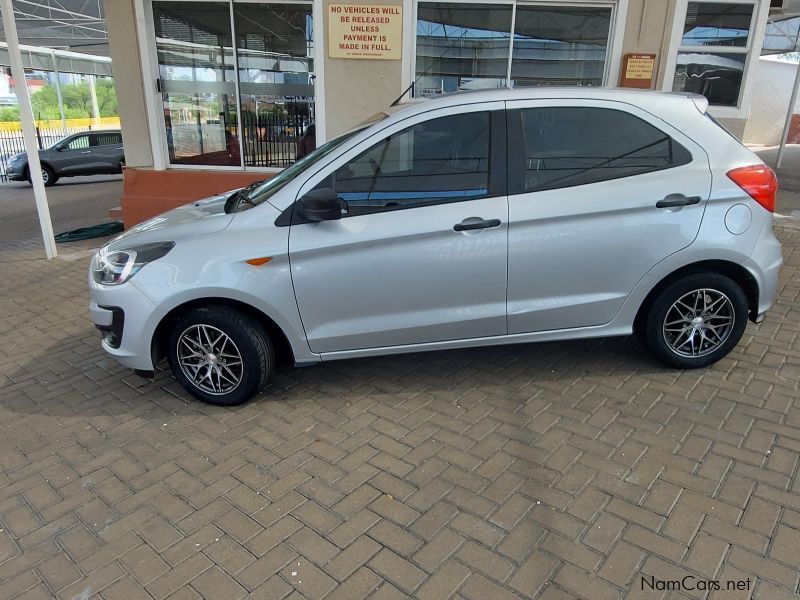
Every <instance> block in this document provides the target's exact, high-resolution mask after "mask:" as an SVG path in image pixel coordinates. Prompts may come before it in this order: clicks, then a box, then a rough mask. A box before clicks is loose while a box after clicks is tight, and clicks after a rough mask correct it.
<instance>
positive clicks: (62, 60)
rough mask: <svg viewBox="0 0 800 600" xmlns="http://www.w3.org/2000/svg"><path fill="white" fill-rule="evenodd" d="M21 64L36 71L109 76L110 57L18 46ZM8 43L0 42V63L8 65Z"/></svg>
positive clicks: (110, 74)
mask: <svg viewBox="0 0 800 600" xmlns="http://www.w3.org/2000/svg"><path fill="white" fill-rule="evenodd" d="M19 49H20V53H21V54H22V64H23V66H24V68H26V69H33V70H36V71H59V72H61V73H80V74H82V75H99V76H103V77H111V76H112V73H111V59H110V58H108V57H107V56H95V55H92V54H83V53H81V52H69V51H67V50H52V49H50V48H39V47H35V46H23V45H20V47H19ZM10 64H11V62H10V57H9V55H8V44H6V43H5V42H0V65H3V66H8V65H10Z"/></svg>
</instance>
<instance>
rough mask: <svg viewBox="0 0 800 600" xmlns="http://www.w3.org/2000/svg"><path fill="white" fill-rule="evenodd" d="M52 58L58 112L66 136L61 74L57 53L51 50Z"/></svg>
mask: <svg viewBox="0 0 800 600" xmlns="http://www.w3.org/2000/svg"><path fill="white" fill-rule="evenodd" d="M50 59H51V60H52V61H53V76H54V77H55V80H56V94H57V95H58V112H59V113H61V128H62V129H63V130H64V137H66V135H67V115H66V114H65V113H64V99H63V98H62V97H61V74H60V73H59V72H58V63H57V62H56V53H55V52H54V51H53V50H50Z"/></svg>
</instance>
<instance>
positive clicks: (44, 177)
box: [42, 169, 50, 185]
mask: <svg viewBox="0 0 800 600" xmlns="http://www.w3.org/2000/svg"><path fill="white" fill-rule="evenodd" d="M48 181H50V173H48V172H47V169H42V183H44V184H45V185H47V182H48Z"/></svg>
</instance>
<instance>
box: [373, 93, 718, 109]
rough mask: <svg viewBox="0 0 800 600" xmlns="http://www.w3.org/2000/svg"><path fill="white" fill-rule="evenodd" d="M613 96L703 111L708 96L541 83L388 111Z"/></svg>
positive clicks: (618, 99) (426, 100)
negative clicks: (688, 104) (691, 106)
mask: <svg viewBox="0 0 800 600" xmlns="http://www.w3.org/2000/svg"><path fill="white" fill-rule="evenodd" d="M547 99H562V100H613V101H616V102H625V103H627V104H632V105H634V106H641V107H644V108H653V109H658V108H659V107H661V108H677V107H678V105H684V106H685V105H686V104H687V103H688V102H692V103H693V104H694V105H695V106H696V107H697V109H698V110H699V111H700V112H705V111H706V108H707V107H708V100H706V98H705V97H703V96H701V95H699V94H688V93H683V92H657V91H651V90H637V89H630V88H606V87H567V86H540V87H528V88H516V89H510V88H498V89H491V90H475V91H458V92H452V93H449V94H442V95H440V96H430V97H425V98H415V99H413V100H410V101H407V102H403V103H400V104H397V105H395V106H392V107H390V108H389V109H387V110H386V111H384V113H385V114H387V115H390V116H394V115H397V114H403V115H405V116H408V115H410V114H413V113H416V112H421V111H428V110H431V109H433V108H444V107H448V106H458V105H461V104H475V103H478V102H496V101H510V100H547Z"/></svg>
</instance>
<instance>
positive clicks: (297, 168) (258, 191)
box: [241, 125, 367, 206]
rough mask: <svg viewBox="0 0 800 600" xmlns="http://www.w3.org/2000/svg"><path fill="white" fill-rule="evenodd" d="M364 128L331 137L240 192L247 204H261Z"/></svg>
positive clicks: (364, 127)
mask: <svg viewBox="0 0 800 600" xmlns="http://www.w3.org/2000/svg"><path fill="white" fill-rule="evenodd" d="M366 128H367V125H365V126H362V127H358V128H356V129H353V130H351V131H348V132H347V133H344V134H342V135H340V136H339V137H337V138H333V139H332V140H331V141H329V142H326V143H324V144H322V146H320V147H319V148H317V149H316V150H314V151H313V152H311V153H309V154H307V155H306V156H304V157H303V158H301V159H300V160H298V161H297V162H296V163H294V164H293V165H292V166H290V167H287V168H286V169H284V170H283V171H281V172H280V173H278V174H277V175H275V177H272V178H271V179H267V180H266V181H263V182H260V183H258V184H257V185H256V186H254V187H253V188H252V189H245V190H243V191H242V192H241V193H242V194H246V202H247V204H252V205H253V206H256V205H258V204H261V203H262V202H264V201H265V200H267V199H268V198H269V197H270V196H272V195H273V194H274V193H275V192H277V191H278V190H279V189H281V188H282V187H283V186H285V185H286V184H287V183H289V182H290V181H292V180H293V179H294V178H295V177H297V176H298V175H300V173H302V172H303V171H305V170H306V169H308V168H309V167H310V166H311V165H313V164H314V163H316V162H317V161H319V160H320V159H321V158H324V157H325V156H327V155H328V154H330V153H331V152H332V151H333V150H334V149H336V148H337V147H338V146H340V145H341V144H343V143H344V142H346V141H347V140H349V139H350V138H351V137H353V136H354V135H355V134H357V133H358V132H360V131H363V130H364V129H366Z"/></svg>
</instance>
